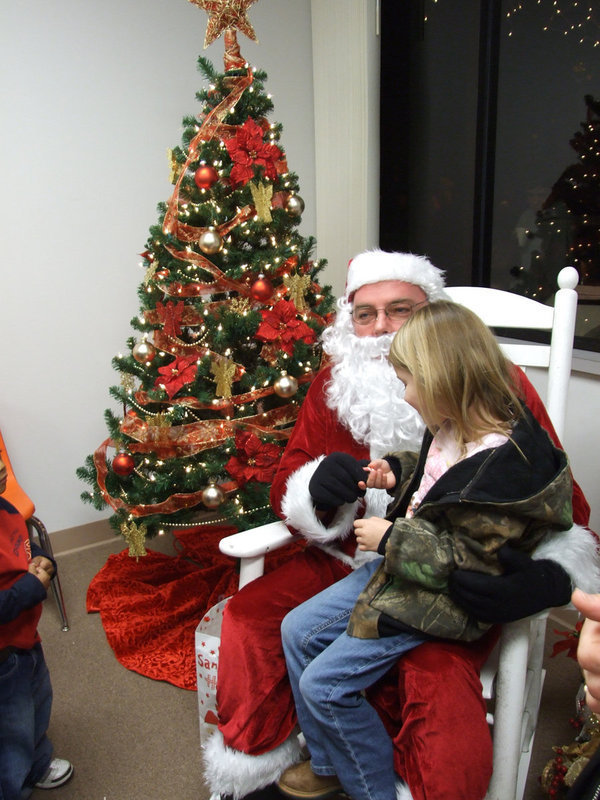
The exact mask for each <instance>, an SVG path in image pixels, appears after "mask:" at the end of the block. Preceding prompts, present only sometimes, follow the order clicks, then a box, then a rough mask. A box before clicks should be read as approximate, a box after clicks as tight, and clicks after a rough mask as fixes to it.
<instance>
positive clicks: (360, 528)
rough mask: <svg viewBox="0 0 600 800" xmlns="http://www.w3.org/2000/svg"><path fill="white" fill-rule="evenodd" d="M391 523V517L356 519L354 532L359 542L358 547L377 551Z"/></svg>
mask: <svg viewBox="0 0 600 800" xmlns="http://www.w3.org/2000/svg"><path fill="white" fill-rule="evenodd" d="M391 524H392V523H391V522H390V521H389V519H382V518H381V517H369V518H368V519H355V520H354V533H355V535H356V541H357V542H358V549H359V550H371V551H373V552H374V553H376V552H377V548H378V547H379V543H380V542H381V540H382V539H383V536H384V534H385V532H386V531H387V529H388V528H389V527H390V525H391Z"/></svg>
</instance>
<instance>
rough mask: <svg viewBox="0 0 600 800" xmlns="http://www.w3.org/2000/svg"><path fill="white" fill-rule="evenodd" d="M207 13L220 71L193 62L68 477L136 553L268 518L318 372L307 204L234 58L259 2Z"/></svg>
mask: <svg viewBox="0 0 600 800" xmlns="http://www.w3.org/2000/svg"><path fill="white" fill-rule="evenodd" d="M191 1H192V2H194V3H195V4H196V5H199V6H200V7H201V8H203V9H205V10H207V11H208V13H209V22H208V26H207V31H206V39H205V46H207V45H208V44H210V43H211V42H212V41H214V39H216V38H217V37H219V36H220V35H221V34H223V36H224V42H225V57H224V71H223V73H218V72H217V71H216V70H215V69H214V67H213V65H212V64H211V63H210V62H209V61H208V60H206V59H204V58H202V57H200V58H199V59H198V66H199V70H200V71H201V73H202V74H203V76H204V78H205V80H206V82H207V86H206V87H205V88H204V89H202V90H201V91H200V92H198V94H197V99H198V100H199V101H200V103H201V106H202V108H201V112H200V114H199V115H198V117H189V118H185V119H184V120H183V126H184V132H183V136H182V144H181V145H180V146H178V147H175V148H174V149H173V150H172V151H170V160H171V178H172V183H173V184H174V189H173V191H172V194H171V196H170V198H169V200H168V201H167V202H166V203H161V204H160V205H159V207H158V213H159V218H158V222H157V224H156V225H154V226H152V227H151V228H150V235H149V238H148V240H147V242H146V245H145V250H144V252H143V253H142V257H143V259H144V261H143V265H144V267H145V270H146V271H145V277H144V280H143V283H142V284H141V285H140V287H139V301H140V313H139V316H137V317H135V318H134V319H133V320H132V321H131V326H132V328H133V329H134V330H135V331H136V335H135V336H132V337H131V338H129V340H128V342H127V345H128V350H129V352H128V354H126V355H119V356H117V357H116V358H115V359H114V360H113V366H114V367H115V369H116V370H117V371H118V372H119V373H120V376H121V380H120V385H118V386H113V387H112V388H111V389H110V394H111V396H112V397H113V398H114V400H116V401H117V402H118V404H119V410H121V408H122V413H119V414H116V413H114V412H113V411H111V410H107V411H106V412H105V419H106V423H107V428H108V432H109V436H108V438H107V439H106V440H105V441H104V442H103V443H102V444H101V445H100V446H99V447H98V449H97V450H96V452H95V453H94V454H93V455H91V456H89V457H88V459H87V461H86V465H85V466H84V467H81V468H80V469H79V470H78V476H79V477H80V478H81V479H83V480H85V481H86V482H87V483H89V484H90V485H91V487H92V489H91V491H89V492H85V493H84V494H82V498H83V499H84V500H85V501H87V502H91V503H93V504H94V506H95V507H96V508H98V509H99V510H100V509H103V508H106V506H107V505H108V506H110V507H111V508H112V509H113V511H114V514H113V516H112V517H111V524H112V526H113V528H114V529H115V531H116V532H118V533H120V534H121V535H122V536H124V537H125V539H126V540H127V542H128V544H129V548H130V554H132V555H143V554H144V552H145V549H144V541H145V539H146V537H151V536H154V535H156V534H157V533H158V532H160V531H162V530H164V529H166V528H168V527H173V526H178V527H181V526H186V525H187V526H190V527H191V526H195V525H208V526H210V525H216V524H223V523H227V524H231V525H234V526H235V527H236V528H238V529H245V528H248V527H252V526H254V525H258V524H262V523H264V522H268V521H271V520H272V519H274V518H275V517H274V515H273V512H272V511H271V508H270V505H269V489H270V483H271V480H272V478H273V475H274V473H275V470H276V468H277V465H278V462H279V459H280V458H281V454H282V452H283V448H284V447H285V444H286V441H287V438H288V437H289V434H290V432H291V429H292V427H293V424H294V422H295V419H296V417H297V414H298V410H299V406H300V404H301V402H302V399H303V397H304V396H305V394H306V391H307V389H308V386H309V385H310V382H311V380H312V378H313V377H314V375H315V373H316V371H317V370H318V368H319V365H320V349H319V345H318V339H319V334H320V333H321V331H322V330H323V328H324V327H325V325H326V324H327V322H328V321H329V314H330V313H331V310H332V307H333V298H332V295H331V290H330V288H329V287H328V286H326V287H323V288H321V287H320V286H319V284H318V283H317V276H318V274H319V272H320V271H321V270H322V269H323V267H324V266H325V262H324V261H322V260H321V261H315V260H313V259H312V258H311V255H312V253H313V251H314V247H315V241H314V239H313V238H312V237H308V238H305V237H303V236H301V235H300V234H299V232H298V230H297V228H298V225H299V223H300V218H301V214H302V211H303V209H304V203H303V201H302V199H301V197H300V196H299V194H298V190H299V184H298V178H297V176H296V175H295V174H294V173H293V172H290V171H289V170H288V167H287V163H286V156H285V151H284V149H283V146H282V144H281V142H280V135H281V126H280V125H278V124H275V123H272V122H269V121H268V120H267V115H268V114H269V112H271V111H272V109H273V104H272V102H271V99H270V97H269V96H268V94H267V93H266V92H265V88H264V86H265V81H266V77H267V76H266V74H265V73H264V72H262V71H260V70H257V69H254V68H252V67H251V66H249V65H248V64H247V63H246V61H245V60H244V59H243V58H242V56H241V54H240V49H239V46H238V42H237V30H241V31H242V32H243V33H245V34H246V35H247V36H249V37H250V38H252V39H255V34H254V30H253V28H252V26H251V24H250V22H249V20H248V19H247V16H246V10H247V8H248V6H249V5H250V4H251V3H252V2H255V0H191Z"/></svg>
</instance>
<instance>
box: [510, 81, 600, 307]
mask: <svg viewBox="0 0 600 800" xmlns="http://www.w3.org/2000/svg"><path fill="white" fill-rule="evenodd" d="M585 104H586V108H587V113H586V119H585V121H584V122H582V123H581V126H580V127H581V130H579V131H577V132H576V133H575V134H574V135H573V137H572V138H571V140H570V142H569V144H570V145H571V147H572V148H573V150H575V152H576V153H577V156H578V159H579V160H578V161H577V163H575V164H571V165H570V166H568V167H567V168H566V169H565V170H564V171H563V172H562V174H561V175H560V177H559V178H558V180H557V181H556V182H555V183H554V185H553V186H552V189H551V191H550V194H549V196H548V197H547V199H546V200H545V201H544V203H543V205H542V208H541V209H540V210H539V212H538V214H537V219H536V226H535V231H532V232H531V233H529V232H528V235H531V236H532V237H533V236H535V237H536V240H537V241H538V242H539V248H538V250H537V251H536V252H535V255H534V258H533V259H532V263H531V264H530V265H527V270H524V271H523V274H522V275H520V279H521V291H522V293H523V294H529V295H532V296H534V297H537V298H539V299H546V298H549V297H551V296H553V294H554V292H555V291H556V276H557V275H558V273H559V272H560V270H561V269H562V268H563V267H565V266H573V267H575V268H576V269H577V271H578V272H579V276H580V281H581V283H582V284H583V285H596V286H597V285H598V284H600V101H598V100H594V98H593V97H592V96H591V95H586V96H585Z"/></svg>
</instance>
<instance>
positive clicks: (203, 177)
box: [194, 164, 219, 189]
mask: <svg viewBox="0 0 600 800" xmlns="http://www.w3.org/2000/svg"><path fill="white" fill-rule="evenodd" d="M218 180H219V173H218V172H217V170H216V169H215V168H214V167H211V166H209V165H208V164H203V165H202V166H201V167H198V169H197V170H196V172H194V181H195V183H196V186H197V187H198V188H199V189H210V188H211V186H214V184H215V183H216V182H217V181H218Z"/></svg>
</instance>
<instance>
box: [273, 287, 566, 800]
mask: <svg viewBox="0 0 600 800" xmlns="http://www.w3.org/2000/svg"><path fill="white" fill-rule="evenodd" d="M390 361H391V363H392V365H393V366H394V369H395V370H396V373H397V375H398V377H399V379H400V380H401V381H402V382H403V383H404V385H405V394H404V397H405V400H406V401H407V402H408V403H410V404H411V405H413V406H414V407H415V408H416V409H417V411H419V413H420V414H421V416H422V417H423V419H424V421H425V423H426V425H427V428H428V430H427V432H426V434H425V437H424V440H423V445H422V448H421V452H420V454H416V453H396V454H393V455H391V456H388V457H386V458H385V459H381V460H377V461H373V462H371V464H369V466H368V467H367V468H366V469H367V471H368V476H366V480H365V481H364V482H361V484H362V487H363V488H365V487H374V488H380V489H387V490H389V491H393V493H394V499H393V501H392V503H391V504H390V506H389V507H388V517H387V519H385V520H384V519H381V518H377V517H371V518H369V519H364V520H357V521H356V522H355V523H354V527H355V532H356V537H357V540H358V543H359V547H360V549H362V550H365V551H372V552H373V554H374V558H373V560H371V561H369V562H368V563H366V564H365V565H364V566H363V567H361V568H360V569H357V570H355V571H354V572H352V573H350V575H348V576H347V577H346V578H344V579H343V580H342V581H340V582H338V583H336V584H334V585H333V586H331V587H329V589H326V590H325V591H324V592H321V593H320V594H318V595H316V596H315V597H313V598H312V599H311V600H309V601H307V602H306V603H304V604H303V605H301V606H299V607H298V608H296V609H295V610H294V611H292V612H291V613H289V614H288V615H287V617H286V618H285V619H284V621H283V625H282V638H283V646H284V651H285V655H286V661H287V666H288V673H289V676H290V681H291V684H292V689H293V692H294V699H295V703H296V709H297V712H298V719H299V723H300V727H301V729H302V732H303V734H304V736H305V738H306V742H307V745H308V749H309V751H310V754H311V762H303V763H301V764H298V765H295V766H293V767H290V768H289V769H288V770H286V772H284V774H283V775H282V777H281V779H280V781H279V784H278V785H279V788H280V789H281V790H282V791H283V792H284V793H285V794H287V795H288V796H291V797H298V798H300V797H302V798H307V797H310V798H318V797H324V796H326V795H327V794H332V793H333V792H335V791H338V790H339V789H340V788H343V789H344V791H345V792H346V793H347V794H348V795H350V796H351V797H352V798H353V800H363V798H364V800H394V799H395V797H396V794H395V775H394V771H393V761H392V743H391V740H390V738H389V736H388V734H387V733H386V731H385V728H384V726H383V724H382V722H381V721H380V719H379V717H378V715H377V713H376V712H375V710H374V709H373V708H372V707H371V706H370V705H369V703H368V702H367V701H366V700H365V698H364V695H363V694H362V692H363V690H364V689H366V688H367V687H369V686H371V685H372V684H373V683H375V682H376V681H377V680H378V679H379V678H380V677H381V676H382V675H383V674H385V672H387V670H388V669H389V668H390V667H391V666H392V665H393V664H394V663H395V661H396V660H397V658H398V656H400V655H401V654H402V653H404V652H406V651H407V650H409V649H411V648H413V647H416V646H418V645H419V644H421V643H422V642H424V641H426V640H427V639H429V638H431V637H443V638H449V639H460V640H464V641H472V640H474V639H477V638H479V637H480V636H482V635H483V633H485V631H486V630H487V629H488V627H489V626H488V625H486V624H483V623H481V622H479V621H478V620H477V619H474V618H473V617H470V616H469V615H468V614H467V613H466V612H465V611H463V610H462V609H461V608H460V607H458V606H457V605H455V604H454V603H453V602H452V600H451V598H450V595H449V593H448V578H449V576H450V574H451V572H452V571H453V570H455V569H468V570H477V571H480V572H484V573H485V572H487V573H490V574H499V573H500V572H501V571H502V570H501V568H500V566H499V562H498V558H497V552H498V550H499V548H500V547H501V546H502V545H503V544H505V543H506V542H507V541H509V540H510V541H512V542H514V543H515V544H516V546H518V547H519V548H521V549H524V550H526V551H530V550H532V549H533V547H534V546H535V544H536V543H537V542H538V541H539V539H540V538H541V537H542V536H543V535H544V534H545V533H547V532H548V531H549V530H561V529H565V530H566V529H568V528H569V527H571V525H572V518H571V494H572V488H571V474H570V470H569V465H568V462H567V458H566V456H565V454H564V453H563V451H562V450H559V449H557V448H556V447H555V446H554V445H553V444H552V442H551V441H550V438H549V436H548V435H547V433H546V432H545V431H544V430H543V429H542V428H541V426H540V425H539V424H538V423H537V422H536V420H535V419H534V418H533V416H532V415H531V413H530V412H529V410H528V409H527V408H526V407H525V406H523V405H522V403H521V402H520V401H519V400H518V398H517V396H516V394H515V390H514V387H513V384H512V380H511V374H512V366H511V364H510V363H509V362H508V361H507V360H506V359H505V357H504V356H503V354H502V352H501V350H500V348H499V347H498V345H497V343H496V340H495V338H494V336H493V334H492V333H491V331H490V330H489V329H488V328H487V327H486V326H485V325H484V324H483V323H482V322H481V320H480V319H479V318H478V317H477V316H476V315H475V314H473V313H472V312H470V311H469V310H468V309H466V308H464V307H463V306H460V305H457V304H454V303H449V302H445V301H440V302H436V303H432V304H430V305H428V306H424V307H422V308H420V309H418V310H417V311H415V312H414V314H413V315H412V317H411V318H410V319H409V320H408V321H407V322H406V323H405V325H404V326H403V327H402V328H401V329H400V330H399V331H398V332H397V334H396V336H395V338H394V341H393V343H392V347H391V351H390ZM361 484H359V485H361ZM377 554H379V555H377ZM357 598H358V599H357ZM443 679H444V677H443V675H440V680H443ZM457 724H460V720H457ZM448 792H449V796H451V794H452V790H451V787H448Z"/></svg>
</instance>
